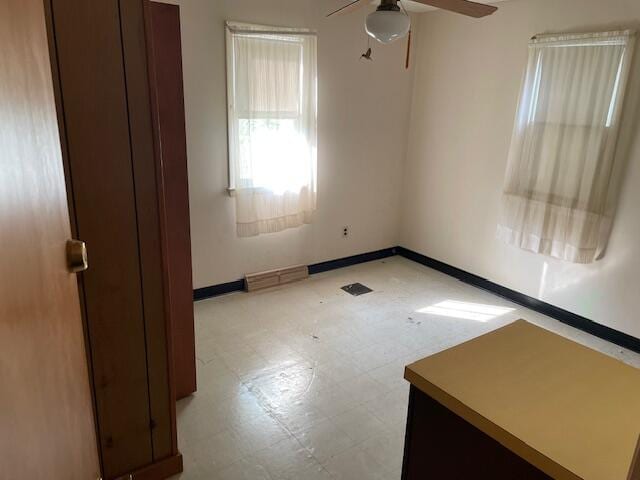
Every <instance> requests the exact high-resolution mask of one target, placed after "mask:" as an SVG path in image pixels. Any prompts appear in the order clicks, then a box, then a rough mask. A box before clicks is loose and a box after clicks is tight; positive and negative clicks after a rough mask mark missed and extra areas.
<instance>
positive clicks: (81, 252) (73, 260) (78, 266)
mask: <svg viewBox="0 0 640 480" xmlns="http://www.w3.org/2000/svg"><path fill="white" fill-rule="evenodd" d="M67 266H68V267H69V271H70V272H72V273H79V272H84V271H85V270H86V269H87V268H89V262H88V261H87V246H86V245H85V243H84V242H81V241H80V240H67Z"/></svg>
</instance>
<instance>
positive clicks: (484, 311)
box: [418, 300, 515, 322]
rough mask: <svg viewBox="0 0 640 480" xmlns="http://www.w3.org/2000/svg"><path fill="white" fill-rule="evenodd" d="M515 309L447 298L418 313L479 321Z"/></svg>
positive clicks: (487, 319) (490, 318)
mask: <svg viewBox="0 0 640 480" xmlns="http://www.w3.org/2000/svg"><path fill="white" fill-rule="evenodd" d="M514 310H515V308H509V307H501V306H498V305H484V304H481V303H470V302H459V301H456V300H445V301H444V302H440V303H437V304H435V305H431V306H429V307H425V308H421V309H420V310H418V313H426V314H431V315H440V316H443V317H452V318H462V319H465V320H475V321H477V322H488V321H489V320H492V319H494V318H496V317H500V316H502V315H506V314H507V313H510V312H513V311H514Z"/></svg>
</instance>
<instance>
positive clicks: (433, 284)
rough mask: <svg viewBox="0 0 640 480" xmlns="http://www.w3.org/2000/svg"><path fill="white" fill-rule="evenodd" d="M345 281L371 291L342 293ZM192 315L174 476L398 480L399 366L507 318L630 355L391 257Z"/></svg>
mask: <svg viewBox="0 0 640 480" xmlns="http://www.w3.org/2000/svg"><path fill="white" fill-rule="evenodd" d="M355 282H360V283H363V284H365V285H367V286H368V287H370V288H372V289H373V293H370V294H367V295H364V296H361V297H352V296H350V295H348V294H347V293H345V292H343V291H342V290H340V287H342V286H344V285H347V284H350V283H355ZM443 302H445V303H443ZM195 310H196V342H197V357H198V386H199V390H198V393H197V394H196V395H194V396H192V397H190V398H188V399H185V400H181V401H180V402H179V403H178V435H179V442H180V449H181V451H182V453H183V455H184V460H185V473H183V474H182V475H180V476H179V477H178V478H180V480H204V479H207V480H239V479H244V480H280V479H282V480H286V479H300V480H315V479H343V480H392V479H393V480H398V479H400V470H401V464H402V449H403V442H404V436H403V433H404V429H405V420H406V410H407V400H408V385H407V383H406V382H405V381H404V380H403V378H402V377H403V370H404V366H405V365H406V364H408V363H411V362H413V361H415V360H418V359H420V358H423V357H425V356H427V355H430V354H432V353H434V352H437V351H440V350H443V349H445V348H448V347H450V346H453V345H456V344H458V343H461V342H463V341H466V340H469V339H471V338H473V337H476V336H478V335H481V334H483V333H486V332H488V331H490V330H493V329H495V328H498V327H500V326H502V325H505V324H507V323H510V322H512V321H514V320H516V319H518V318H525V319H527V320H529V321H531V322H533V323H536V324H539V325H541V326H543V327H545V328H547V329H549V330H553V331H555V332H557V333H559V334H562V335H565V336H567V337H569V338H572V339H574V340H576V341H578V342H580V343H583V344H586V345H588V346H590V347H592V348H595V349H597V350H600V351H602V352H604V353H607V354H609V355H612V356H615V357H617V358H619V359H621V360H623V361H625V362H628V363H630V364H633V365H635V366H638V367H640V355H637V354H634V353H632V352H629V351H626V350H624V349H621V348H619V347H617V346H615V345H612V344H610V343H607V342H605V341H603V340H600V339H598V338H595V337H592V336H590V335H588V334H585V333H583V332H580V331H577V330H575V329H573V328H571V327H568V326H566V325H563V324H561V323H559V322H557V321H555V320H552V319H550V318H547V317H545V316H543V315H540V314H538V313H535V312H532V311H530V310H527V309H525V308H522V307H520V306H518V305H515V304H512V303H510V302H508V301H506V300H504V299H502V298H499V297H496V296H494V295H492V294H490V293H487V292H484V291H482V290H478V289H476V288H473V287H471V286H468V285H465V284H463V283H460V282H458V281H456V280H455V279H453V278H451V277H448V276H446V275H444V274H441V273H439V272H436V271H434V270H431V269H428V268H426V267H423V266H421V265H418V264H416V263H413V262H411V261H409V260H406V259H403V258H400V257H393V258H389V259H387V260H384V261H377V262H371V263H367V264H362V265H357V266H354V267H350V268H345V269H341V270H336V271H332V272H327V273H324V274H320V275H315V276H313V277H312V278H310V279H308V280H305V281H303V282H300V283H296V284H292V285H288V286H284V287H279V288H275V289H271V290H267V291H262V292H256V293H251V294H246V293H238V294H232V295H228V296H224V297H219V298H216V299H211V300H207V301H202V302H199V303H197V304H196V307H195ZM461 317H466V318H461Z"/></svg>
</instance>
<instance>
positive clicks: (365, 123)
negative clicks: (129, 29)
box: [172, 0, 411, 288]
mask: <svg viewBox="0 0 640 480" xmlns="http://www.w3.org/2000/svg"><path fill="white" fill-rule="evenodd" d="M172 3H178V4H179V5H180V7H181V18H182V22H181V24H182V42H183V66H184V83H185V104H186V105H185V106H186V114H187V144H188V155H189V183H190V185H189V187H190V197H191V235H192V246H193V267H194V286H195V287H196V288H198V287H203V286H208V285H214V284H219V283H223V282H228V281H232V280H237V279H239V278H242V277H243V276H244V274H246V273H250V272H255V271H263V270H266V269H271V268H277V267H282V266H288V265H292V264H298V263H302V264H311V263H316V262H320V261H324V260H330V259H336V258H341V257H344V256H349V255H353V254H358V253H363V252H367V251H372V250H377V249H381V248H386V247H391V246H395V245H396V244H397V243H398V232H399V217H398V211H399V209H400V208H399V206H400V186H401V181H402V173H401V166H402V163H403V160H404V158H405V152H406V131H407V129H408V116H409V104H410V100H411V73H410V72H407V71H405V70H404V50H403V48H404V46H403V45H400V44H398V45H396V46H393V47H387V48H375V49H374V56H375V62H373V63H369V62H365V61H361V60H359V57H360V54H361V53H363V52H364V50H365V49H366V39H365V35H364V32H363V25H364V15H365V14H366V10H365V11H362V12H361V13H357V14H352V15H349V16H345V17H339V18H334V19H331V20H328V19H325V17H324V15H325V14H326V13H327V12H329V11H331V10H332V9H334V8H337V7H338V6H341V5H344V4H345V2H344V1H339V0H323V1H318V0H268V1H267V0H180V1H177V2H172ZM227 19H230V20H238V21H247V22H255V23H263V24H269V25H284V26H304V27H310V28H315V29H317V30H318V32H319V42H318V55H319V60H318V63H319V65H318V66H319V129H318V133H319V153H318V177H319V178H318V188H319V197H318V211H317V216H316V220H315V222H314V223H313V224H312V225H309V226H304V227H302V228H299V229H293V230H288V231H285V232H282V233H277V234H272V235H262V236H259V237H256V238H249V239H239V238H237V236H236V233H235V203H234V200H233V199H232V198H230V197H229V196H228V195H227V194H226V187H227V130H226V87H225V80H226V76H225V75H226V74H225V44H224V28H223V24H224V21H225V20H227ZM346 225H348V226H350V228H351V236H350V238H348V239H343V238H342V227H343V226H346Z"/></svg>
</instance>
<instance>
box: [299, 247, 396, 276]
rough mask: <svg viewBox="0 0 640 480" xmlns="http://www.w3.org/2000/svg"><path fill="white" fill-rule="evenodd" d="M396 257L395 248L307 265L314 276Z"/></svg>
mask: <svg viewBox="0 0 640 480" xmlns="http://www.w3.org/2000/svg"><path fill="white" fill-rule="evenodd" d="M394 255H397V252H396V248H395V247H392V248H385V249H382V250H376V251H375V252H369V253H361V254H360V255H353V256H351V257H345V258H340V259H338V260H329V261H328V262H322V263H316V264H314V265H309V274H310V275H315V274H316V273H322V272H328V271H329V270H336V269H338V268H344V267H350V266H351V265H357V264H359V263H366V262H373V261H374V260H382V259H383V258H389V257H393V256H394Z"/></svg>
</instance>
